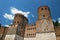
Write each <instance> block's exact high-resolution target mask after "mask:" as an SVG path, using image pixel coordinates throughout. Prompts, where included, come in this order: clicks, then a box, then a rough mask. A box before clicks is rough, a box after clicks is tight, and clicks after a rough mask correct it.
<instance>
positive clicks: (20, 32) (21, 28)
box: [13, 14, 28, 40]
mask: <svg viewBox="0 0 60 40" xmlns="http://www.w3.org/2000/svg"><path fill="white" fill-rule="evenodd" d="M13 24H14V25H17V29H16V36H15V40H20V39H21V40H23V39H24V32H25V26H26V25H27V24H28V20H27V18H26V17H25V16H24V15H22V14H15V17H14V21H13Z"/></svg>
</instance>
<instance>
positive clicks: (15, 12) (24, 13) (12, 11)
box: [11, 7, 30, 17]
mask: <svg viewBox="0 0 60 40" xmlns="http://www.w3.org/2000/svg"><path fill="white" fill-rule="evenodd" d="M11 13H12V14H17V13H20V14H23V15H24V16H25V17H28V15H29V14H30V12H28V11H27V12H24V11H21V10H18V9H16V8H14V7H11Z"/></svg>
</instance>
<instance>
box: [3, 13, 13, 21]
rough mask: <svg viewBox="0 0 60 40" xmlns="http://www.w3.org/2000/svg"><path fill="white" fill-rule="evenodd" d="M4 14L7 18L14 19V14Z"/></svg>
mask: <svg viewBox="0 0 60 40" xmlns="http://www.w3.org/2000/svg"><path fill="white" fill-rule="evenodd" d="M3 16H4V18H7V19H9V20H12V19H13V18H14V16H13V15H11V14H8V13H5V14H4V15H3Z"/></svg>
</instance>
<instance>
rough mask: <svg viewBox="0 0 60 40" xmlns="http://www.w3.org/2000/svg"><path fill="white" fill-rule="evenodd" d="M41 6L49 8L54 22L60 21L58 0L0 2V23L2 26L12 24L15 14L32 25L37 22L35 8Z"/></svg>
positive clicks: (6, 0) (8, 0)
mask: <svg viewBox="0 0 60 40" xmlns="http://www.w3.org/2000/svg"><path fill="white" fill-rule="evenodd" d="M43 5H46V6H49V7H50V9H51V16H52V19H53V20H54V21H55V20H57V19H58V18H59V20H60V0H0V23H1V24H2V25H3V26H4V25H9V24H12V21H13V18H14V15H15V14H16V13H21V14H23V15H24V16H25V17H27V18H28V20H29V23H34V22H35V21H36V20H37V8H38V7H39V6H43Z"/></svg>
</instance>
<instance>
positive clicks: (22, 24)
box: [5, 6, 56, 40]
mask: <svg viewBox="0 0 60 40" xmlns="http://www.w3.org/2000/svg"><path fill="white" fill-rule="evenodd" d="M5 40H56V35H55V31H54V26H53V22H52V18H51V13H50V8H49V7H48V6H41V7H39V8H38V19H37V21H36V23H35V24H34V25H28V19H27V18H26V17H25V16H24V15H22V14H19V13H17V14H15V17H14V20H13V24H12V25H11V27H9V29H8V32H7V34H6V37H5Z"/></svg>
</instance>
